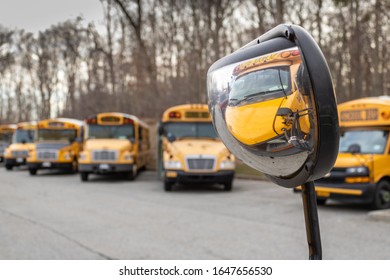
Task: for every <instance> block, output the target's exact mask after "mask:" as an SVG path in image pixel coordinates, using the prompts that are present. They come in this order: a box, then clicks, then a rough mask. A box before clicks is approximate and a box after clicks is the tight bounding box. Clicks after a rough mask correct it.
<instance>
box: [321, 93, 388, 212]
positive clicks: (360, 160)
mask: <svg viewBox="0 0 390 280" xmlns="http://www.w3.org/2000/svg"><path fill="white" fill-rule="evenodd" d="M338 111H339V121H340V131H341V137H340V151H339V155H338V158H337V161H336V163H335V166H334V168H333V169H332V170H331V172H330V173H328V174H327V175H326V176H325V177H324V178H322V179H320V180H317V181H316V182H315V184H316V192H317V198H318V202H319V203H320V204H324V203H325V202H326V200H327V199H328V198H331V199H336V200H341V201H345V202H360V203H366V204H371V205H372V207H373V208H374V209H384V208H389V207H390V140H389V131H390V98H389V97H387V96H382V97H370V98H363V99H358V100H354V101H350V102H346V103H342V104H340V105H339V106H338Z"/></svg>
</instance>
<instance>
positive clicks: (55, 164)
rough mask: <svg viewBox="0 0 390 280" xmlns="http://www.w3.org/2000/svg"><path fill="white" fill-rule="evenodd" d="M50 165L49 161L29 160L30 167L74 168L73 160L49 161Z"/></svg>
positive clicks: (28, 165) (37, 168)
mask: <svg viewBox="0 0 390 280" xmlns="http://www.w3.org/2000/svg"><path fill="white" fill-rule="evenodd" d="M49 163H50V166H47V164H48V163H47V162H27V167H28V169H35V170H39V169H72V168H73V164H72V163H71V162H49Z"/></svg>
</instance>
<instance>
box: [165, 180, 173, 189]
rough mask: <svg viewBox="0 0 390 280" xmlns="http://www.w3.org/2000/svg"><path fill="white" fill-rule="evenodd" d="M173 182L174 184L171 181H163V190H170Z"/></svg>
mask: <svg viewBox="0 0 390 280" xmlns="http://www.w3.org/2000/svg"><path fill="white" fill-rule="evenodd" d="M173 184H174V183H173V182H169V181H164V190H165V191H166V192H170V191H172V187H173Z"/></svg>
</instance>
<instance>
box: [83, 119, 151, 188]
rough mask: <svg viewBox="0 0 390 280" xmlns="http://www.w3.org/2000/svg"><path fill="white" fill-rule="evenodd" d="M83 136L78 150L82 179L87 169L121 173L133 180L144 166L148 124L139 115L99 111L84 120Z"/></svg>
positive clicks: (147, 146) (87, 171)
mask: <svg viewBox="0 0 390 280" xmlns="http://www.w3.org/2000/svg"><path fill="white" fill-rule="evenodd" d="M85 123H86V126H85V140H84V144H83V147H84V149H83V152H81V153H80V158H79V171H80V176H81V180H82V181H87V180H88V176H89V174H91V173H94V174H113V173H122V174H125V175H126V176H127V178H128V179H129V180H134V178H135V177H136V175H137V173H138V171H139V170H140V169H144V168H146V163H147V158H148V156H149V155H150V141H149V127H148V125H147V124H146V123H144V122H143V121H141V120H140V119H139V118H137V117H135V116H133V115H129V114H124V113H115V112H108V113H100V114H96V115H93V116H89V117H88V118H87V119H86V120H85Z"/></svg>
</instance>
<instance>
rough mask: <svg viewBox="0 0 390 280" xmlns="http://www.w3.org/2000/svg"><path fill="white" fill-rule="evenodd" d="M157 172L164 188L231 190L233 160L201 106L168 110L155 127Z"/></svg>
mask: <svg viewBox="0 0 390 280" xmlns="http://www.w3.org/2000/svg"><path fill="white" fill-rule="evenodd" d="M157 166H158V173H159V175H160V178H162V179H163V180H164V188H165V190H166V191H171V190H172V187H173V186H174V184H175V183H179V184H187V183H192V184H199V183H218V184H223V185H224V190H225V191H230V190H231V189H232V182H233V177H234V170H235V157H234V156H233V155H232V154H231V153H230V152H229V151H228V149H227V148H226V147H225V145H224V144H223V143H222V141H221V140H220V139H219V138H218V135H217V134H216V131H215V130H214V127H213V124H212V122H211V117H210V114H209V111H208V107H207V105H205V104H186V105H179V106H175V107H171V108H169V109H168V110H166V111H165V112H164V113H163V115H162V120H161V123H160V125H159V140H158V162H157Z"/></svg>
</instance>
